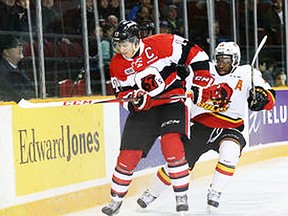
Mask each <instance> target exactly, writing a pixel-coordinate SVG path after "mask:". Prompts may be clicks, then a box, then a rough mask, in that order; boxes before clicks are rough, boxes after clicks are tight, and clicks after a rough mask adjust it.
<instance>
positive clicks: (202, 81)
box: [193, 72, 215, 87]
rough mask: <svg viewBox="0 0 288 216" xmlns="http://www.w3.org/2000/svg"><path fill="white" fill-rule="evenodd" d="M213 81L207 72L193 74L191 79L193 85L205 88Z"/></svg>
mask: <svg viewBox="0 0 288 216" xmlns="http://www.w3.org/2000/svg"><path fill="white" fill-rule="evenodd" d="M214 80H215V79H214V77H212V76H211V75H210V73H209V72H207V73H206V72H203V73H201V72H195V73H194V77H193V85H197V86H200V87H207V86H210V85H212V84H213V83H214Z"/></svg>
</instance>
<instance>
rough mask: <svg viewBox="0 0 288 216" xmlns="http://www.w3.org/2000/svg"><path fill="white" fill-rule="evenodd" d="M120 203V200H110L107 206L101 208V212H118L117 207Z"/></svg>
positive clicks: (109, 213) (111, 213) (113, 213)
mask: <svg viewBox="0 0 288 216" xmlns="http://www.w3.org/2000/svg"><path fill="white" fill-rule="evenodd" d="M121 205H122V201H114V200H112V201H111V203H109V204H108V205H107V206H104V207H103V208H102V212H103V213H104V214H106V215H109V216H111V215H115V214H117V213H118V212H119V209H120V207H121Z"/></svg>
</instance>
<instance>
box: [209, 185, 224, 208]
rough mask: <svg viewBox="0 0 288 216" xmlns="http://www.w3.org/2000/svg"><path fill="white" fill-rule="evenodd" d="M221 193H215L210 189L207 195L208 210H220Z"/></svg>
mask: <svg viewBox="0 0 288 216" xmlns="http://www.w3.org/2000/svg"><path fill="white" fill-rule="evenodd" d="M220 197H221V192H218V191H215V190H213V189H212V188H211V186H210V188H209V189H208V194H207V210H208V211H211V207H213V208H218V206H219V201H220Z"/></svg>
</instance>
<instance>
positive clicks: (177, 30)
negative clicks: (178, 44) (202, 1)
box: [165, 4, 184, 36]
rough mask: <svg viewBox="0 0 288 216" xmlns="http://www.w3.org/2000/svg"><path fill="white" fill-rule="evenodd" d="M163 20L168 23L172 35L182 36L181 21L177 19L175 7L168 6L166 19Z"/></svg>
mask: <svg viewBox="0 0 288 216" xmlns="http://www.w3.org/2000/svg"><path fill="white" fill-rule="evenodd" d="M165 19H166V21H167V22H168V26H169V28H170V30H171V33H172V34H178V35H180V36H183V34H184V28H183V21H182V19H179V17H178V12H177V6H176V5H173V4H172V5H169V10H168V13H167V17H165Z"/></svg>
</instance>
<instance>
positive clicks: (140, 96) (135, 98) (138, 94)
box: [132, 89, 152, 111]
mask: <svg viewBox="0 0 288 216" xmlns="http://www.w3.org/2000/svg"><path fill="white" fill-rule="evenodd" d="M132 104H133V106H134V110H135V111H141V110H149V109H150V108H151V106H152V100H151V96H150V95H148V94H147V93H146V92H145V91H144V90H142V89H137V90H134V91H133V93H132Z"/></svg>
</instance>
